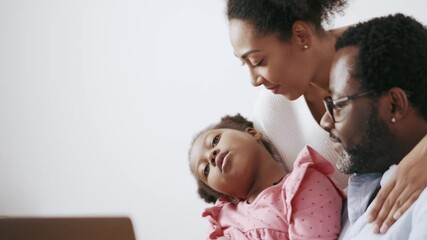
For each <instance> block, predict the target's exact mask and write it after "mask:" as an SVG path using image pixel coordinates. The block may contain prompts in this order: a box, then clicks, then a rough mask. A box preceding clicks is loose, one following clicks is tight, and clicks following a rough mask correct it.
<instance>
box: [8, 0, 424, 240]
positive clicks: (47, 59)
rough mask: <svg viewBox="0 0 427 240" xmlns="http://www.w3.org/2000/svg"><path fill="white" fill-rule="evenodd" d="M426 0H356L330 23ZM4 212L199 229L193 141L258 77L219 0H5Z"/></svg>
mask: <svg viewBox="0 0 427 240" xmlns="http://www.w3.org/2000/svg"><path fill="white" fill-rule="evenodd" d="M426 10H427V3H426V1H424V0H405V1H402V0H381V1H380V0H376V1H369V0H357V1H353V2H351V4H350V7H349V8H348V9H346V11H345V15H344V16H343V17H337V18H336V19H335V23H336V24H335V26H340V25H346V24H350V23H353V22H355V21H357V20H364V19H367V18H369V17H373V16H377V15H383V14H386V13H390V12H396V11H402V12H405V13H408V14H412V15H415V16H416V17H417V18H418V19H419V20H421V21H423V22H424V23H427V18H426V17H427V16H426V15H425V12H426ZM0 53H1V54H0V216H29V215H30V216H33V215H37V216H57V215H67V216H69V215H70V216H76V215H91V216H93V215H96V216H99V215H128V216H130V217H131V218H132V220H133V222H134V226H135V229H136V232H137V236H138V239H177V238H178V239H202V238H203V237H204V232H205V227H206V224H205V221H203V220H202V219H201V211H202V209H203V208H204V207H206V205H205V204H204V203H203V202H202V201H201V200H200V199H199V198H198V197H197V195H196V192H195V189H196V186H195V182H194V180H193V178H192V176H191V174H190V171H189V167H188V162H187V161H188V160H187V151H188V148H189V144H190V141H191V138H192V136H193V135H194V134H195V133H196V132H197V131H199V130H200V129H201V128H203V127H205V126H206V125H207V124H209V123H211V122H213V121H217V120H218V119H219V117H220V116H222V115H224V114H226V113H236V112H241V113H242V114H244V115H246V116H248V117H251V111H252V106H253V104H254V102H255V100H256V96H257V93H258V89H254V88H252V87H251V86H250V84H249V76H248V74H247V72H246V69H244V68H242V67H240V62H239V61H238V60H237V59H235V58H234V56H233V54H232V50H231V47H230V44H229V42H228V30H227V22H226V19H225V15H224V1H200V0H185V1H173V0H168V1H161V2H160V1H147V0H140V1H136V0H74V1H66V0H39V1H33V0H0Z"/></svg>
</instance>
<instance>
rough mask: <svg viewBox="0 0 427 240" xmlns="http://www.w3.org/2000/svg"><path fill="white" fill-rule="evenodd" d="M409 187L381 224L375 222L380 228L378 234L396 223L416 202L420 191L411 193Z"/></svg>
mask: <svg viewBox="0 0 427 240" xmlns="http://www.w3.org/2000/svg"><path fill="white" fill-rule="evenodd" d="M411 191H412V190H411V187H410V186H408V188H405V189H404V190H403V192H402V193H401V194H400V195H399V197H398V198H397V199H396V201H395V202H394V204H393V207H392V209H391V210H390V212H389V213H388V214H387V217H386V218H385V219H384V221H383V222H380V221H376V224H377V226H381V227H380V230H379V231H380V233H385V232H387V230H388V229H389V228H390V227H391V226H392V225H393V224H394V223H395V222H396V220H397V219H398V218H399V217H400V216H401V215H402V214H403V213H404V212H405V211H406V210H407V209H408V208H409V207H410V206H411V205H412V204H413V203H414V202H415V201H416V200H417V198H418V197H419V195H420V194H421V191H415V192H412V193H411Z"/></svg>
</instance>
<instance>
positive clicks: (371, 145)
mask: <svg viewBox="0 0 427 240" xmlns="http://www.w3.org/2000/svg"><path fill="white" fill-rule="evenodd" d="M394 139H395V138H394V135H393V134H392V133H391V132H390V130H389V128H388V127H387V124H386V123H385V122H384V121H382V120H381V119H379V118H378V111H377V110H376V108H375V107H373V108H372V110H371V112H370V114H369V118H368V127H367V129H366V131H365V133H364V134H363V137H362V139H361V140H360V141H359V142H358V143H356V144H354V145H353V146H349V147H348V148H347V149H344V150H343V151H342V156H341V158H340V159H339V160H338V162H337V164H336V167H337V169H338V170H339V171H340V172H343V173H346V174H349V173H370V172H381V173H383V172H385V171H386V170H387V169H388V168H389V167H390V166H391V165H393V164H397V163H398V162H399V161H400V159H398V158H397V157H396V156H398V155H397V154H394V151H393V149H396V148H397V147H398V145H396V144H395V141H394Z"/></svg>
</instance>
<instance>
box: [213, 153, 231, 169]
mask: <svg viewBox="0 0 427 240" xmlns="http://www.w3.org/2000/svg"><path fill="white" fill-rule="evenodd" d="M228 153H229V151H225V152H221V153H220V154H218V155H217V156H216V159H215V164H216V166H217V167H218V168H219V169H220V171H221V172H224V166H225V163H226V162H227V156H228Z"/></svg>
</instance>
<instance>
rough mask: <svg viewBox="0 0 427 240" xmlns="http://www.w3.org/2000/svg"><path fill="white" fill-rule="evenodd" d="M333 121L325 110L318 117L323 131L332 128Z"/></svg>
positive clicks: (328, 130)
mask: <svg viewBox="0 0 427 240" xmlns="http://www.w3.org/2000/svg"><path fill="white" fill-rule="evenodd" d="M333 124H334V122H333V121H332V118H331V116H330V115H329V114H328V112H325V113H324V114H323V116H322V118H321V119H320V126H321V127H322V128H323V129H325V131H327V132H330V131H331V130H332V128H333Z"/></svg>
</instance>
